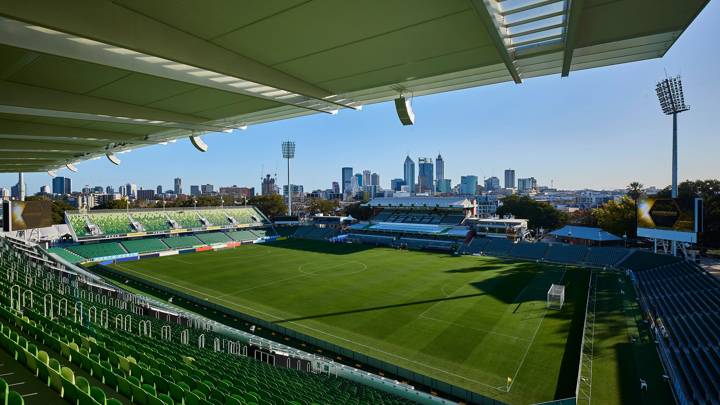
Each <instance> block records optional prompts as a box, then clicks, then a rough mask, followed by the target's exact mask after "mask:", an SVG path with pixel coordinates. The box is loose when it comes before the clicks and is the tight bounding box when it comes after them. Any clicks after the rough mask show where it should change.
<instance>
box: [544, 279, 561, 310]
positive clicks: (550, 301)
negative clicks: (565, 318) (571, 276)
mask: <svg viewBox="0 0 720 405" xmlns="http://www.w3.org/2000/svg"><path fill="white" fill-rule="evenodd" d="M563 304H565V286H564V285H561V284H552V285H550V289H549V290H548V293H547V307H548V309H557V310H560V309H562V307H563Z"/></svg>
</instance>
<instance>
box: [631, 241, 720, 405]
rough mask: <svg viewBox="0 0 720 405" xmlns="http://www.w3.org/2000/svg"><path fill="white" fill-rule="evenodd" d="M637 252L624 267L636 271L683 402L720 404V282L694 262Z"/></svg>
mask: <svg viewBox="0 0 720 405" xmlns="http://www.w3.org/2000/svg"><path fill="white" fill-rule="evenodd" d="M638 253H640V252H636V253H634V254H633V256H632V257H630V258H629V259H628V260H625V261H624V262H623V264H622V265H623V266H626V267H628V268H630V269H633V270H634V274H635V275H636V277H637V287H638V289H639V292H640V297H641V303H642V304H643V306H644V309H645V311H646V313H647V315H648V319H649V320H650V321H651V323H652V327H653V331H654V332H655V334H656V336H657V340H658V341H659V342H660V346H659V347H660V348H661V354H662V357H663V360H664V361H665V362H666V364H669V365H670V367H669V370H670V373H671V380H672V383H673V385H674V386H675V392H676V395H677V396H678V399H679V402H680V403H698V404H700V403H716V402H717V401H718V398H720V350H719V349H718V336H720V311H718V307H719V306H720V281H719V280H718V279H717V278H716V277H715V276H713V275H711V274H709V273H707V272H706V271H704V270H703V269H701V268H699V267H698V266H696V265H695V264H693V263H690V262H681V261H669V260H667V259H665V260H660V259H654V260H653V259H651V258H650V257H649V256H648V255H647V254H638ZM643 253H644V252H643ZM661 257H662V256H661ZM663 258H664V257H663Z"/></svg>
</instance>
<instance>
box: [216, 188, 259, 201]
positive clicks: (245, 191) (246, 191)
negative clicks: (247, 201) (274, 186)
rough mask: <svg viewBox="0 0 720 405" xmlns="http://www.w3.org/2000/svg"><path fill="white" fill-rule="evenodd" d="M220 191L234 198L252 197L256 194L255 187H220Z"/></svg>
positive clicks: (221, 193)
mask: <svg viewBox="0 0 720 405" xmlns="http://www.w3.org/2000/svg"><path fill="white" fill-rule="evenodd" d="M219 193H220V195H226V196H230V197H232V198H251V197H253V196H254V195H255V187H238V186H236V185H233V186H232V187H220V190H219Z"/></svg>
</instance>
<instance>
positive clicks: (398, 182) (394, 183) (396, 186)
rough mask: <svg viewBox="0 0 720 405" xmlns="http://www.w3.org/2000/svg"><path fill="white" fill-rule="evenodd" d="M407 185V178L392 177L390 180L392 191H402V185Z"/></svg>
mask: <svg viewBox="0 0 720 405" xmlns="http://www.w3.org/2000/svg"><path fill="white" fill-rule="evenodd" d="M404 185H405V180H403V179H392V180H390V190H392V191H400V190H402V186H404Z"/></svg>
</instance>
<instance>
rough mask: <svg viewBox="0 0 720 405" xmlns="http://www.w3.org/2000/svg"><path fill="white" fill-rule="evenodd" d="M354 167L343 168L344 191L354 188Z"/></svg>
mask: <svg viewBox="0 0 720 405" xmlns="http://www.w3.org/2000/svg"><path fill="white" fill-rule="evenodd" d="M352 183H353V169H352V167H343V168H342V193H343V194H345V193H346V192H349V191H351V190H352V188H353V187H352Z"/></svg>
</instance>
